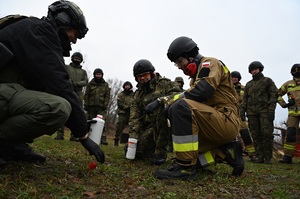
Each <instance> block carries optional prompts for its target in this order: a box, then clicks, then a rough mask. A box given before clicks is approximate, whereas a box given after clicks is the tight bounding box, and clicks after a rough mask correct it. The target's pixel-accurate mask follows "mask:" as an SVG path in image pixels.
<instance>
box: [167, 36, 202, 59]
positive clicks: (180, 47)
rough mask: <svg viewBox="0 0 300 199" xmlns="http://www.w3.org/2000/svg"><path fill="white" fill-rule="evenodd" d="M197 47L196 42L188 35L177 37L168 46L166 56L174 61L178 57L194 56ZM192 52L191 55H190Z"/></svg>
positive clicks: (196, 52)
mask: <svg viewBox="0 0 300 199" xmlns="http://www.w3.org/2000/svg"><path fill="white" fill-rule="evenodd" d="M198 50H199V48H198V47H197V44H196V43H195V42H194V41H193V40H192V39H191V38H189V37H184V36H183V37H178V38H176V39H175V40H174V41H173V42H172V43H171V44H170V46H169V49H168V53H167V56H168V58H169V60H170V61H172V62H174V61H175V60H176V59H177V58H178V57H188V56H191V57H195V56H196V55H197V54H198ZM191 52H193V53H192V55H190V54H191Z"/></svg>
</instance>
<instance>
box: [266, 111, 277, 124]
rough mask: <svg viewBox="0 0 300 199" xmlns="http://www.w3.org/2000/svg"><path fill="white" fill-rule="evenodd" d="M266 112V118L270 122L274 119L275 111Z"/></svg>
mask: <svg viewBox="0 0 300 199" xmlns="http://www.w3.org/2000/svg"><path fill="white" fill-rule="evenodd" d="M267 114H268V115H267V117H268V120H269V121H270V122H273V121H274V119H275V113H274V111H268V113H267Z"/></svg>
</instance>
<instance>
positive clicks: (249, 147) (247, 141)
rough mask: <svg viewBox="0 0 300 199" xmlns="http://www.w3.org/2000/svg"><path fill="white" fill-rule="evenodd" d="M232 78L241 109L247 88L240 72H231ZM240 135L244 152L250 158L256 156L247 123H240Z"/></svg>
mask: <svg viewBox="0 0 300 199" xmlns="http://www.w3.org/2000/svg"><path fill="white" fill-rule="evenodd" d="M231 78H232V82H233V85H234V88H235V90H236V92H237V94H238V101H239V105H238V108H239V109H240V108H241V103H242V101H243V96H244V91H245V86H244V85H242V84H241V82H240V81H241V79H242V76H241V73H239V72H238V71H232V72H231ZM240 125H241V126H240V134H239V136H238V138H239V140H240V141H241V144H242V146H243V150H244V152H245V153H247V154H248V156H249V157H250V158H252V157H254V156H255V148H254V144H253V140H252V136H251V134H250V132H249V129H248V125H247V122H246V121H242V120H241V121H240Z"/></svg>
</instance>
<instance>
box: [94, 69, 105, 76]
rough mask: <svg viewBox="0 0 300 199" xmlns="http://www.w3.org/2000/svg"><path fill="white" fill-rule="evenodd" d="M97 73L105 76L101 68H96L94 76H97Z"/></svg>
mask: <svg viewBox="0 0 300 199" xmlns="http://www.w3.org/2000/svg"><path fill="white" fill-rule="evenodd" d="M97 73H101V74H102V75H103V71H102V69H100V68H96V69H95V70H94V73H93V74H94V76H95V75H96V74H97Z"/></svg>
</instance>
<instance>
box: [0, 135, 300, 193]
mask: <svg viewBox="0 0 300 199" xmlns="http://www.w3.org/2000/svg"><path fill="white" fill-rule="evenodd" d="M66 134H67V135H68V134H69V133H66ZM67 135H66V136H67ZM53 138H54V135H53V136H52V137H49V136H43V137H40V138H38V139H36V140H35V142H34V143H33V144H32V145H31V146H32V148H33V149H34V150H35V151H36V152H39V153H41V154H44V155H45V156H46V157H47V161H46V163H45V164H43V165H35V164H28V163H14V162H10V163H9V164H8V165H7V166H6V167H5V168H3V169H2V170H0V198H19V199H27V198H28V199H29V198H30V199H31V198H45V199H50V198H60V199H69V198H156V199H160V198H163V199H171V198H176V199H177V198H299V197H300V196H299V194H300V159H299V158H294V159H293V161H294V164H292V165H282V164H279V163H277V162H278V160H276V159H273V164H272V165H267V164H254V163H252V162H250V161H249V160H248V159H249V158H248V157H245V162H246V166H245V172H244V173H243V175H242V176H241V177H238V178H236V177H232V176H230V173H231V171H232V169H231V168H230V167H229V166H228V165H225V164H217V165H214V166H210V167H209V168H208V169H210V171H205V172H204V171H198V173H197V174H198V175H197V178H196V179H195V180H191V181H181V180H158V179H156V178H154V177H153V175H152V172H153V171H154V170H157V169H159V168H165V167H167V166H168V165H169V164H170V163H171V160H170V159H171V158H172V157H173V154H172V153H169V154H168V155H169V157H168V161H167V163H166V164H164V165H161V166H153V165H151V164H150V162H149V161H136V160H133V161H131V160H127V159H126V158H125V155H124V151H123V145H122V144H121V146H119V147H113V139H112V138H109V140H108V141H109V145H108V146H103V145H101V148H102V149H103V150H104V152H105V154H106V162H105V164H103V165H100V164H98V163H97V168H96V169H94V170H90V169H89V168H88V164H89V163H90V162H91V161H95V159H94V157H93V156H89V155H88V153H87V152H86V151H85V149H84V148H83V147H82V146H81V144H80V143H78V142H70V141H69V140H68V139H66V140H64V141H59V140H54V139H53Z"/></svg>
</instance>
